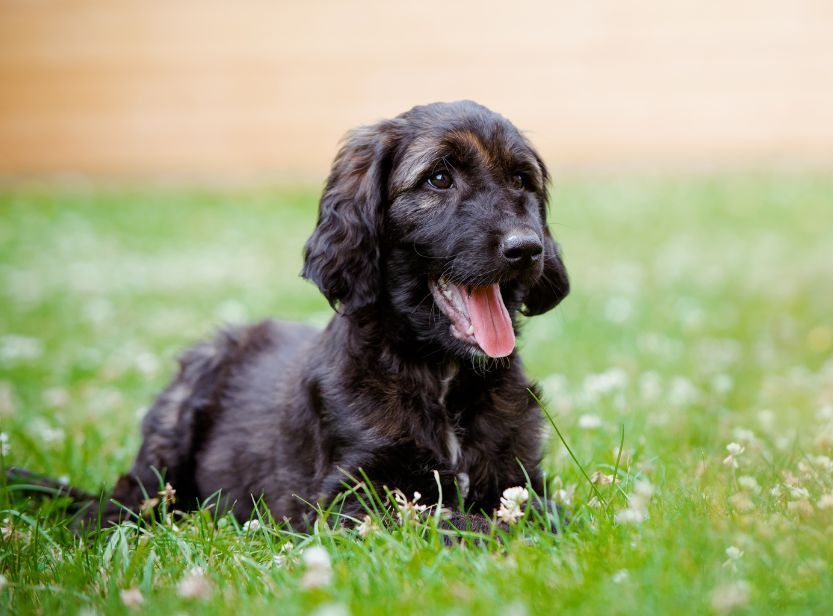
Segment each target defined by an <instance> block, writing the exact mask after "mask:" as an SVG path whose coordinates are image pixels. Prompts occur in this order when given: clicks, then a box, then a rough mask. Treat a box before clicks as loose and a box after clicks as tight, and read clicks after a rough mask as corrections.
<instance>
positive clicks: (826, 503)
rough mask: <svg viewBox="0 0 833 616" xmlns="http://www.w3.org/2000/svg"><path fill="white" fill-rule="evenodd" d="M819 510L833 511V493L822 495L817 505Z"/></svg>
mask: <svg viewBox="0 0 833 616" xmlns="http://www.w3.org/2000/svg"><path fill="white" fill-rule="evenodd" d="M816 507H818V508H819V509H833V492H828V493H827V494H822V496H821V498H820V499H819V502H817V503H816Z"/></svg>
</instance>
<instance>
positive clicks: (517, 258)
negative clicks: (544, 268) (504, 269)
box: [500, 231, 544, 265]
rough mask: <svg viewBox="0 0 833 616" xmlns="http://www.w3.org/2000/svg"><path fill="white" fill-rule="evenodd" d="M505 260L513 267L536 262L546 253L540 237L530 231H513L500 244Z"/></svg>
mask: <svg viewBox="0 0 833 616" xmlns="http://www.w3.org/2000/svg"><path fill="white" fill-rule="evenodd" d="M500 250H501V252H502V253H503V256H504V258H505V259H506V260H507V261H509V263H511V264H512V265H522V264H524V263H527V262H529V261H534V260H535V259H537V258H538V257H539V256H541V253H542V252H544V246H543V244H541V240H539V239H538V236H537V235H535V234H534V233H531V232H529V231H511V232H510V233H508V234H507V235H506V237H504V238H503V241H502V242H501V243H500Z"/></svg>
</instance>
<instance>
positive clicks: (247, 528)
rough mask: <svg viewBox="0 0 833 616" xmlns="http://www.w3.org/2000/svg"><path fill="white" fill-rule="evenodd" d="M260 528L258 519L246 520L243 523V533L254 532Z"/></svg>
mask: <svg viewBox="0 0 833 616" xmlns="http://www.w3.org/2000/svg"><path fill="white" fill-rule="evenodd" d="M259 529H260V520H258V519H257V518H255V519H254V520H248V521H247V522H245V523H244V524H243V532H244V533H254V532H257V531H258V530H259Z"/></svg>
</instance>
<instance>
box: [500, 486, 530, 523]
mask: <svg viewBox="0 0 833 616" xmlns="http://www.w3.org/2000/svg"><path fill="white" fill-rule="evenodd" d="M528 500H529V492H528V491H527V489H526V488H523V487H521V486H515V487H512V488H506V489H505V490H504V491H503V496H501V497H500V508H499V509H498V510H497V512H496V515H497V517H498V519H499V520H500V521H501V522H504V523H506V524H516V523H517V522H518V520H520V519H521V518H522V517H523V505H524V504H525V503H526V502H527V501H528Z"/></svg>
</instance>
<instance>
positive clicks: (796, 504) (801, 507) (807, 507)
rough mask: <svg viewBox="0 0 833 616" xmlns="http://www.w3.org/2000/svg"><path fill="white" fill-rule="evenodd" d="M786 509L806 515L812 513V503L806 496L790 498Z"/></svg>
mask: <svg viewBox="0 0 833 616" xmlns="http://www.w3.org/2000/svg"><path fill="white" fill-rule="evenodd" d="M787 511H793V512H795V513H798V514H799V515H801V516H805V517H806V516H809V515H812V514H813V504H812V503H811V502H810V501H809V500H808V499H806V498H802V499H800V500H792V501H790V502H788V503H787Z"/></svg>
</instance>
